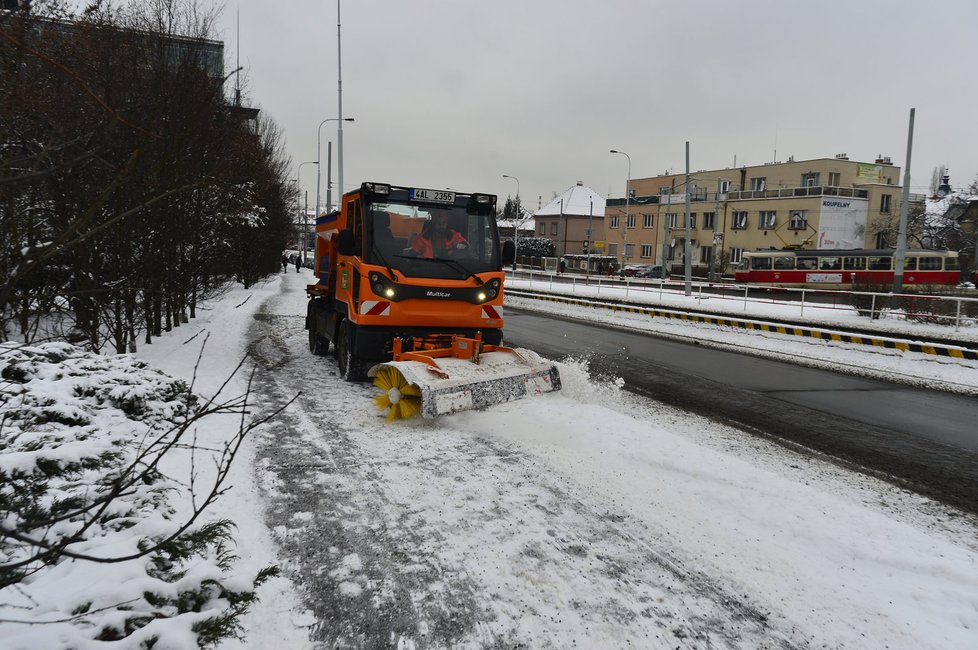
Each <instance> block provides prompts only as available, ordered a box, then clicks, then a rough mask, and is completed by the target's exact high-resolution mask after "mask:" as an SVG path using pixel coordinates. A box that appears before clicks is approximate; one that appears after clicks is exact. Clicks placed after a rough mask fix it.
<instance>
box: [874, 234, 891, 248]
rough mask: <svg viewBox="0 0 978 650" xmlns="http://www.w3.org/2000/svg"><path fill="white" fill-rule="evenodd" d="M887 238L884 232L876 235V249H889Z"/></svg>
mask: <svg viewBox="0 0 978 650" xmlns="http://www.w3.org/2000/svg"><path fill="white" fill-rule="evenodd" d="M887 239H888V238H887V236H886V233H885V232H878V233H876V248H877V249H879V250H882V249H884V248H889V247H890V242H889V241H887Z"/></svg>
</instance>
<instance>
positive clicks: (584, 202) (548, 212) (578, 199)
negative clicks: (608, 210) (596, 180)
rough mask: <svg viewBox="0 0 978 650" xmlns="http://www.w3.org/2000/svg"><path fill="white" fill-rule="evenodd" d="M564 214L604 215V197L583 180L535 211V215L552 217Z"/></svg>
mask: <svg viewBox="0 0 978 650" xmlns="http://www.w3.org/2000/svg"><path fill="white" fill-rule="evenodd" d="M562 214H570V215H579V216H585V217H586V216H589V215H592V214H593V215H594V216H595V217H603V216H604V197H602V196H601V195H600V194H598V193H597V192H595V191H594V190H592V189H591V188H590V187H588V186H587V185H585V184H584V183H583V182H581V181H577V184H576V185H572V186H571V187H570V188H569V189H568V190H567V191H566V192H564V193H563V194H561V195H560V196H558V197H557V198H555V199H554V200H553V201H551V202H550V203H548V204H547V205H545V206H543V207H542V208H540V209H539V210H537V211H536V212H534V213H533V216H534V217H551V216H558V215H562Z"/></svg>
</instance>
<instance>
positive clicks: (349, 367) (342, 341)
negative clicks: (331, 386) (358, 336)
mask: <svg viewBox="0 0 978 650" xmlns="http://www.w3.org/2000/svg"><path fill="white" fill-rule="evenodd" d="M336 365H337V367H338V368H339V371H340V378H341V379H343V380H344V381H363V380H364V379H366V378H367V369H366V364H364V362H363V361H362V360H361V359H360V358H358V357H357V356H356V355H355V354H354V353H353V326H352V325H350V321H348V320H344V321H343V322H342V323H340V331H339V334H338V335H337V337H336Z"/></svg>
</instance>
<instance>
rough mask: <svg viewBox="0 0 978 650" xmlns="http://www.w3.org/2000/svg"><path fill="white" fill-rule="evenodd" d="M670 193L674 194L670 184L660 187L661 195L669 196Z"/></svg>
mask: <svg viewBox="0 0 978 650" xmlns="http://www.w3.org/2000/svg"><path fill="white" fill-rule="evenodd" d="M670 194H672V188H671V187H669V186H668V185H663V186H662V187H660V188H659V196H669V195H670Z"/></svg>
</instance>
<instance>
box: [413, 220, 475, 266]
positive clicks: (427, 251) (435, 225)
mask: <svg viewBox="0 0 978 650" xmlns="http://www.w3.org/2000/svg"><path fill="white" fill-rule="evenodd" d="M466 248H468V243H467V242H466V241H465V237H463V236H462V235H461V233H459V232H458V231H457V230H453V229H452V228H449V227H448V213H447V212H443V211H436V212H433V213H432V215H431V220H430V221H428V222H427V223H425V225H424V227H423V228H422V229H421V234H419V235H418V236H417V237H415V238H414V240H413V241H412V242H411V249H412V250H414V252H415V253H417V254H418V255H420V256H421V257H425V258H428V259H431V258H433V257H453V256H454V255H455V254H456V253H457V252H458V251H461V250H465V249H466Z"/></svg>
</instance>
